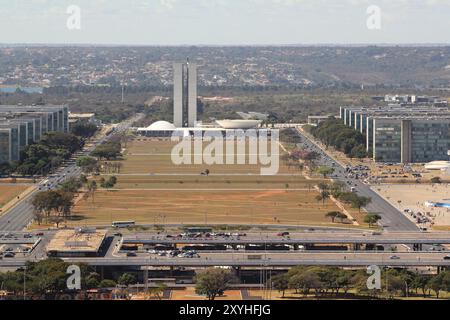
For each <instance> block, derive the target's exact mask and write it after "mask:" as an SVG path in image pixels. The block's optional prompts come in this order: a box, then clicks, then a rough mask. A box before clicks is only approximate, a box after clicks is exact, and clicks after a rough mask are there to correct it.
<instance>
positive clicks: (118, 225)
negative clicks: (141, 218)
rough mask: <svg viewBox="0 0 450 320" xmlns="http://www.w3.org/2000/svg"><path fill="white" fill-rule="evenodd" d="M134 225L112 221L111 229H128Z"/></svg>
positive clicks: (133, 222)
mask: <svg viewBox="0 0 450 320" xmlns="http://www.w3.org/2000/svg"><path fill="white" fill-rule="evenodd" d="M135 225H136V222H135V221H114V222H113V223H112V227H113V228H130V227H134V226H135Z"/></svg>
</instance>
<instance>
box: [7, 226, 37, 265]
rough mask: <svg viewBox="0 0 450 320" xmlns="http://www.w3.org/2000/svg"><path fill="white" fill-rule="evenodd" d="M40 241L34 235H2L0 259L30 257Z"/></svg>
mask: <svg viewBox="0 0 450 320" xmlns="http://www.w3.org/2000/svg"><path fill="white" fill-rule="evenodd" d="M40 241H41V238H40V237H39V236H38V235H36V234H32V233H14V232H5V233H0V259H3V258H6V259H7V258H16V257H20V258H23V257H28V256H29V255H30V254H31V252H32V251H33V249H34V248H35V247H36V246H37V245H38V243H39V242H40Z"/></svg>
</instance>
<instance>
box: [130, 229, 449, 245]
mask: <svg viewBox="0 0 450 320" xmlns="http://www.w3.org/2000/svg"><path fill="white" fill-rule="evenodd" d="M123 243H124V244H134V243H145V244H279V245H281V244H450V233H449V232H430V233H428V232H389V233H381V234H378V233H373V234H372V233H371V232H365V233H362V232H360V233H356V232H352V233H351V232H303V233H290V235H289V237H281V236H277V235H276V234H275V233H272V234H269V233H246V235H245V236H230V237H223V236H219V237H210V238H192V237H191V238H187V237H183V238H174V237H169V238H168V237H167V236H166V235H165V234H162V235H155V234H147V233H136V234H133V235H124V236H123Z"/></svg>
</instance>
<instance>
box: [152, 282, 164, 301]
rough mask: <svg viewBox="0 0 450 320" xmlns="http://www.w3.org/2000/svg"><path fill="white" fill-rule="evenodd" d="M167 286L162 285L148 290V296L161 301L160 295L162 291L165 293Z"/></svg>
mask: <svg viewBox="0 0 450 320" xmlns="http://www.w3.org/2000/svg"><path fill="white" fill-rule="evenodd" d="M166 289H167V286H166V285H165V284H164V283H161V284H159V285H158V286H157V287H155V288H150V289H149V290H148V291H149V292H148V293H149V294H150V296H152V295H153V296H155V297H156V298H157V299H158V300H162V295H163V294H164V291H166Z"/></svg>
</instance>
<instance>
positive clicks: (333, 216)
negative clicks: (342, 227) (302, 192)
mask: <svg viewBox="0 0 450 320" xmlns="http://www.w3.org/2000/svg"><path fill="white" fill-rule="evenodd" d="M339 214H340V212H339V211H331V212H328V213H327V214H326V215H325V217H327V218H331V222H332V223H334V220H336V218H337V216H338V215H339Z"/></svg>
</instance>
